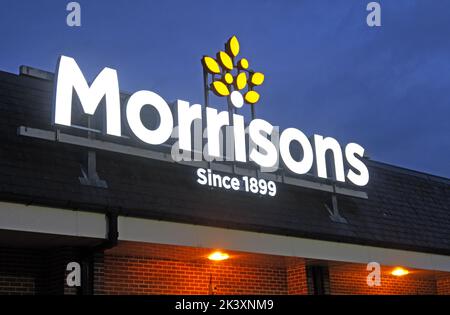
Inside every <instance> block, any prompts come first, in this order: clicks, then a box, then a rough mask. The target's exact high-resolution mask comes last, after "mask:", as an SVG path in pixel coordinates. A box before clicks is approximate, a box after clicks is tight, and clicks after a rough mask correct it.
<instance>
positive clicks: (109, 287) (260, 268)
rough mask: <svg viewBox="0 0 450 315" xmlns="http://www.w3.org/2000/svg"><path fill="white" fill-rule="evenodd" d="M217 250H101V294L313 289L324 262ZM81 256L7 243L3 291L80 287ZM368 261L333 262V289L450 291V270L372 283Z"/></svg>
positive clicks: (0, 280) (129, 246) (97, 271)
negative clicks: (75, 268) (312, 271)
mask: <svg viewBox="0 0 450 315" xmlns="http://www.w3.org/2000/svg"><path fill="white" fill-rule="evenodd" d="M210 252H211V250H209V249H202V248H192V247H184V246H167V245H160V244H144V243H136V242H120V244H119V246H117V247H115V248H113V249H111V250H108V251H106V252H105V253H103V254H97V255H96V256H95V257H94V293H95V294H209V293H210V291H211V290H213V291H214V294H311V279H310V278H311V277H308V276H307V275H308V272H307V270H308V268H307V265H308V266H309V264H314V263H317V262H312V261H306V260H304V259H301V258H292V257H281V256H272V255H262V254H252V253H242V252H228V253H230V255H231V258H230V259H229V260H226V261H222V262H212V261H209V260H208V259H207V258H206V257H207V255H208V254H209V253H210ZM74 260H75V261H79V254H78V252H77V251H74V250H73V249H71V248H59V249H52V250H46V251H42V250H33V249H10V248H0V294H75V293H77V292H76V289H74V288H68V287H67V286H66V285H65V276H66V274H67V272H66V271H65V266H66V265H67V263H68V262H69V261H74ZM321 264H322V266H324V263H323V262H322V263H321ZM325 265H326V264H325ZM365 267H366V266H365V265H362V264H345V263H332V262H329V263H328V273H327V282H326V283H325V287H326V293H330V294H450V276H449V273H438V274H437V273H436V274H435V273H432V272H430V271H424V270H412V271H411V273H410V274H409V275H407V276H404V277H394V276H392V275H390V269H389V268H383V270H382V278H381V286H380V287H369V286H368V285H367V283H366V277H367V275H368V272H367V271H366V269H365ZM308 278H309V279H308ZM308 281H309V282H308ZM308 283H309V287H308Z"/></svg>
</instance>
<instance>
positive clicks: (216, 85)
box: [211, 81, 230, 96]
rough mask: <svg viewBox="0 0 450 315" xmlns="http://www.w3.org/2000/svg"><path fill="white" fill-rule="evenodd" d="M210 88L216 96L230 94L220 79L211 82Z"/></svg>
mask: <svg viewBox="0 0 450 315" xmlns="http://www.w3.org/2000/svg"><path fill="white" fill-rule="evenodd" d="M211 88H212V90H213V92H214V93H216V95H218V96H227V95H230V90H229V89H228V87H227V86H226V85H225V83H223V82H222V81H214V82H213V83H212V84H211Z"/></svg>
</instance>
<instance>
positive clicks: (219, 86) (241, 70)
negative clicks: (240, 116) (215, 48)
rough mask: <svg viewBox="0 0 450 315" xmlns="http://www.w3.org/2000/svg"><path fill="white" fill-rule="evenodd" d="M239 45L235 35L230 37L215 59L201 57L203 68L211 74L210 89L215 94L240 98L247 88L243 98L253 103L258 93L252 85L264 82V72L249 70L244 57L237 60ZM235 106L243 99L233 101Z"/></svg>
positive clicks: (256, 100)
mask: <svg viewBox="0 0 450 315" xmlns="http://www.w3.org/2000/svg"><path fill="white" fill-rule="evenodd" d="M239 50H240V45H239V41H238V39H237V38H236V36H233V37H231V38H230V39H229V40H228V41H227V43H226V44H225V51H219V52H218V53H217V54H216V59H214V58H212V57H209V56H204V57H203V58H202V64H203V69H204V70H205V72H207V73H209V74H211V83H210V84H209V89H211V90H212V91H213V92H214V94H216V95H217V96H231V99H232V101H233V99H235V100H236V98H238V99H239V98H240V99H241V100H242V93H241V92H237V91H242V90H244V89H245V88H247V90H246V91H243V92H245V94H244V96H243V99H244V100H245V102H246V103H248V104H252V105H253V104H255V103H257V102H258V101H259V93H258V92H256V91H254V87H256V86H258V85H261V84H262V83H263V82H264V74H262V73H261V72H256V71H253V70H250V69H249V67H250V65H249V62H248V60H247V59H246V58H241V59H240V60H239V61H237V55H238V54H239ZM233 104H234V105H235V106H236V107H241V106H242V104H243V101H239V100H238V101H237V102H236V101H233Z"/></svg>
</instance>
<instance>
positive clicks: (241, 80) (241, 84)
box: [234, 72, 247, 90]
mask: <svg viewBox="0 0 450 315" xmlns="http://www.w3.org/2000/svg"><path fill="white" fill-rule="evenodd" d="M246 85H247V74H246V73H245V72H241V73H239V74H238V75H237V77H236V81H234V86H235V87H236V89H237V90H242V89H243V88H245V86H246Z"/></svg>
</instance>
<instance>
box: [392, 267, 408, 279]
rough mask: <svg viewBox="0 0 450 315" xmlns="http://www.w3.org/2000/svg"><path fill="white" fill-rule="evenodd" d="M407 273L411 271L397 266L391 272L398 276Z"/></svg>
mask: <svg viewBox="0 0 450 315" xmlns="http://www.w3.org/2000/svg"><path fill="white" fill-rule="evenodd" d="M407 274H409V271H408V270H406V269H405V268H402V267H396V268H394V270H392V272H391V275H393V276H396V277H401V276H406V275H407Z"/></svg>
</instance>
